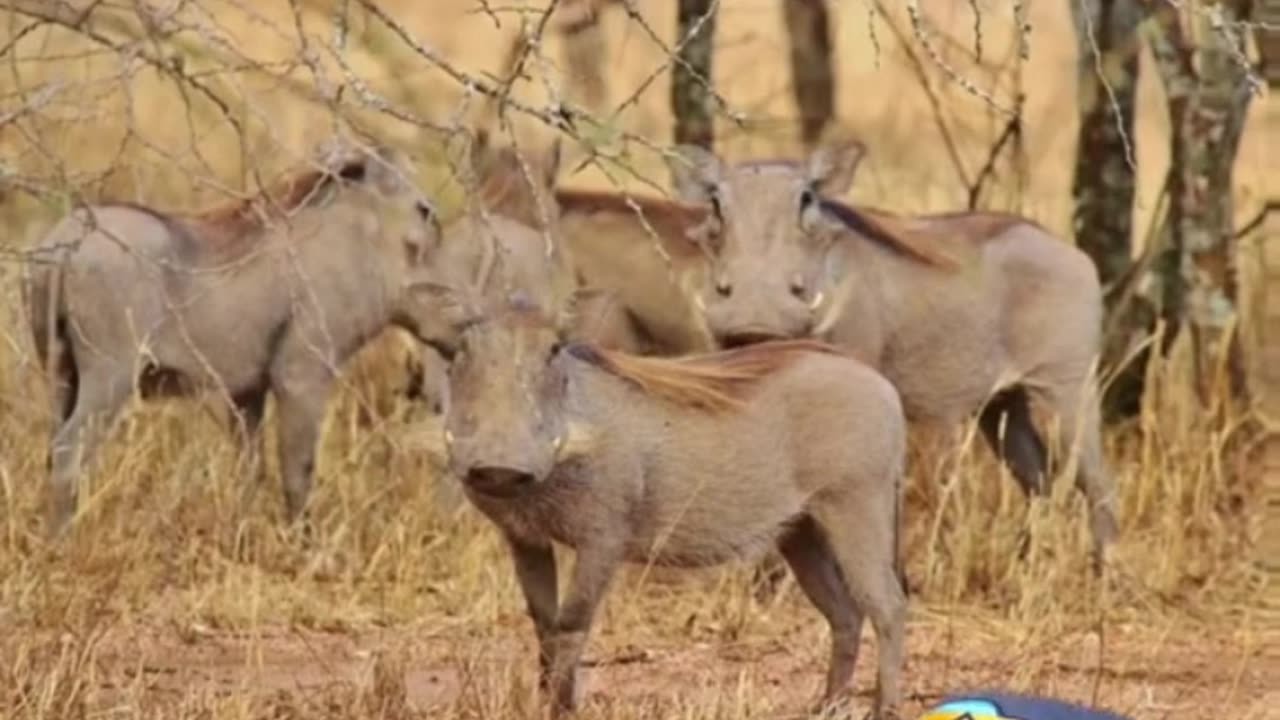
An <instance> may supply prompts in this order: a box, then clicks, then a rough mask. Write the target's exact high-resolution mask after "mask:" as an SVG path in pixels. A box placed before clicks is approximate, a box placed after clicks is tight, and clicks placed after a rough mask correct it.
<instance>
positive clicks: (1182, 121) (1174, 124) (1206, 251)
mask: <svg viewBox="0 0 1280 720" xmlns="http://www.w3.org/2000/svg"><path fill="white" fill-rule="evenodd" d="M1250 6H1251V3H1250V2H1248V0H1243V1H1241V0H1236V1H1235V2H1223V3H1219V4H1218V5H1217V6H1216V7H1217V8H1218V9H1219V10H1220V13H1221V15H1222V20H1223V22H1222V23H1221V24H1219V26H1218V27H1211V26H1210V17H1211V15H1212V13H1210V12H1208V11H1206V10H1205V9H1204V8H1199V7H1197V8H1194V9H1192V10H1190V11H1189V12H1188V13H1187V16H1186V17H1183V16H1182V15H1181V14H1180V13H1179V12H1178V11H1177V10H1175V9H1173V8H1172V7H1170V6H1161V7H1160V8H1159V9H1157V10H1156V13H1157V15H1156V22H1155V23H1154V24H1153V25H1152V32H1151V42H1152V50H1153V51H1154V53H1155V56H1156V59H1157V66H1158V68H1159V70H1160V75H1161V78H1162V79H1163V80H1164V86H1165V92H1166V94H1167V96H1168V98H1169V119H1170V127H1171V128H1172V133H1171V135H1172V139H1171V142H1172V147H1171V163H1170V168H1169V172H1170V177H1169V188H1170V206H1169V210H1170V214H1169V230H1170V240H1171V243H1170V247H1172V248H1173V249H1175V250H1176V251H1177V253H1178V274H1177V276H1176V278H1177V279H1176V281H1174V282H1169V283H1168V284H1167V286H1166V287H1165V288H1164V304H1165V309H1164V312H1165V315H1166V317H1168V318H1169V319H1170V320H1176V321H1185V322H1186V324H1187V327H1188V329H1189V330H1190V331H1191V334H1192V338H1191V339H1192V343H1193V351H1194V353H1193V356H1194V358H1195V365H1196V387H1197V390H1198V391H1199V393H1200V396H1201V398H1208V396H1209V393H1210V390H1211V382H1212V374H1213V365H1214V363H1215V362H1216V361H1217V360H1218V359H1219V358H1220V357H1222V354H1223V353H1224V352H1225V353H1228V358H1229V364H1230V370H1231V380H1232V389H1233V390H1234V391H1240V390H1242V389H1243V365H1242V363H1241V359H1240V353H1239V347H1238V342H1237V341H1235V340H1231V341H1230V342H1231V347H1225V345H1226V343H1227V342H1228V338H1227V328H1228V326H1229V324H1230V323H1231V321H1232V320H1233V319H1234V317H1235V311H1236V276H1235V267H1234V250H1235V242H1234V231H1235V225H1234V217H1233V213H1232V210H1233V202H1232V193H1231V175H1232V173H1231V171H1232V166H1233V165H1234V163H1235V159H1236V151H1237V150H1238V148H1239V145H1240V136H1241V134H1242V132H1243V130H1244V116H1245V113H1246V111H1247V110H1248V107H1249V100H1250V99H1251V98H1252V95H1253V86H1252V84H1251V82H1250V80H1251V78H1250V77H1249V74H1248V73H1249V68H1248V67H1247V65H1246V63H1247V61H1246V60H1245V59H1244V51H1243V48H1244V47H1245V45H1244V35H1243V33H1241V32H1239V31H1238V29H1237V28H1238V26H1237V25H1236V23H1239V22H1241V21H1245V20H1248V17H1247V15H1248V8H1249V7H1250ZM1188 26H1192V27H1193V28H1194V37H1195V39H1196V40H1197V41H1198V42H1196V43H1195V44H1194V45H1193V44H1192V41H1191V39H1190V38H1191V37H1192V33H1191V32H1189V30H1188ZM1169 279H1171V280H1172V279H1173V278H1169ZM1232 337H1233V338H1235V337H1237V336H1235V335H1234V334H1233V335H1232Z"/></svg>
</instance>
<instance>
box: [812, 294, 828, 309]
mask: <svg viewBox="0 0 1280 720" xmlns="http://www.w3.org/2000/svg"><path fill="white" fill-rule="evenodd" d="M824 297H825V296H824V295H823V293H822V291H821V290H819V291H818V293H817V294H816V295H814V296H813V299H812V300H810V301H809V309H810V310H817V309H818V306H819V305H821V304H822V300H823V298H824Z"/></svg>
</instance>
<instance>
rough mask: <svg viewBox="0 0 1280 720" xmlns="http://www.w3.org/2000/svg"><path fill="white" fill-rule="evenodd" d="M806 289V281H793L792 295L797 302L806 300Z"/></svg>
mask: <svg viewBox="0 0 1280 720" xmlns="http://www.w3.org/2000/svg"><path fill="white" fill-rule="evenodd" d="M805 289H806V288H805V286H804V280H800V279H796V280H792V281H791V295H792V297H794V298H796V299H797V300H803V299H804V291H805Z"/></svg>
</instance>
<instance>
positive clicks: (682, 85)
mask: <svg viewBox="0 0 1280 720" xmlns="http://www.w3.org/2000/svg"><path fill="white" fill-rule="evenodd" d="M679 2H680V4H679V8H678V9H677V11H676V12H677V15H678V18H677V22H678V25H677V27H678V28H679V33H678V35H677V37H678V39H679V40H678V42H681V43H683V46H682V47H681V49H680V52H679V56H678V58H677V62H676V63H675V66H674V67H673V68H672V69H671V112H672V114H673V115H674V116H675V133H674V135H675V141H676V142H677V143H683V144H690V145H698V146H701V147H703V148H706V149H708V150H710V149H712V146H713V144H714V142H715V114H714V105H713V103H714V98H713V96H712V94H711V92H710V91H709V89H708V88H709V86H710V84H711V77H712V76H711V57H712V50H713V46H714V44H715V33H716V17H715V5H716V0H679Z"/></svg>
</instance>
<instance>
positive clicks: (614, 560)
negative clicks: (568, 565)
mask: <svg viewBox="0 0 1280 720" xmlns="http://www.w3.org/2000/svg"><path fill="white" fill-rule="evenodd" d="M621 560H622V548H621V547H620V545H619V544H613V543H610V544H605V545H595V546H587V547H582V548H579V549H578V556H577V558H576V559H575V561H574V568H573V580H572V581H571V582H570V584H569V593H568V595H567V596H566V597H565V602H564V605H562V606H561V607H560V612H559V613H558V614H557V617H556V626H555V637H554V639H553V641H552V644H551V678H550V685H551V688H552V691H553V692H554V693H555V697H554V698H553V704H552V717H555V718H558V717H562V716H563V715H565V714H566V713H567V712H569V711H572V710H574V709H575V708H577V705H578V697H577V680H578V665H579V663H580V662H581V660H582V649H583V647H584V646H585V645H586V643H587V637H588V636H589V635H590V632H591V623H592V622H593V621H594V620H595V615H596V609H597V608H598V607H599V606H600V600H601V599H602V598H603V597H604V594H605V591H606V590H608V588H609V581H610V580H612V579H613V575H614V573H615V572H616V571H617V568H618V563H619V562H620V561H621Z"/></svg>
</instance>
